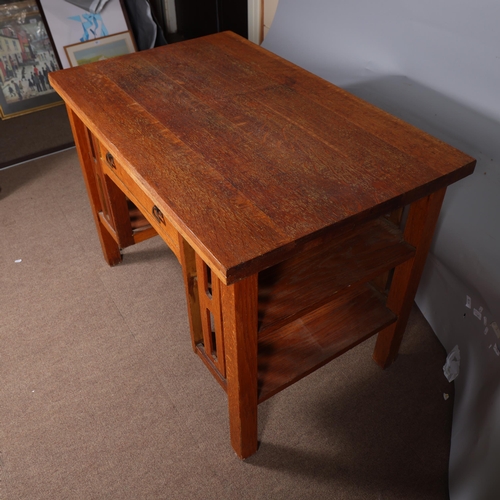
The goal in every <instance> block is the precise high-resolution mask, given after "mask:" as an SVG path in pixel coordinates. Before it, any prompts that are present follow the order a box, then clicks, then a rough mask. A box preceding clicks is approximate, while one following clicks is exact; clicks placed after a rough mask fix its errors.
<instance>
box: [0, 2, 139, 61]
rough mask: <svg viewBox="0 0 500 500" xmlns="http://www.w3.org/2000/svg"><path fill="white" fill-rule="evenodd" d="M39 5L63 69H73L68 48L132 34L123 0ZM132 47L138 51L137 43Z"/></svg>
mask: <svg viewBox="0 0 500 500" xmlns="http://www.w3.org/2000/svg"><path fill="white" fill-rule="evenodd" d="M0 1H1V0H0ZM38 1H39V2H40V5H41V7H42V11H43V15H44V17H45V20H46V23H47V28H48V30H49V32H50V34H51V37H52V40H53V43H54V48H55V49H56V52H57V55H58V57H59V60H60V62H61V67H62V68H70V67H71V63H70V61H69V59H68V56H67V52H66V50H65V48H66V47H71V46H73V45H75V44H79V43H85V42H89V41H91V40H96V39H100V38H104V37H107V36H111V35H116V34H121V33H124V32H129V34H130V33H131V31H130V28H129V25H128V21H127V17H126V14H125V10H124V8H123V5H122V2H121V0H38ZM132 40H133V38H132ZM133 43H134V47H135V41H133ZM134 51H135V50H134ZM70 52H71V49H70Z"/></svg>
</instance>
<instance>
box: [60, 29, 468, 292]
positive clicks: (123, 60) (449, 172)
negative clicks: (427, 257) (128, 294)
mask: <svg viewBox="0 0 500 500" xmlns="http://www.w3.org/2000/svg"><path fill="white" fill-rule="evenodd" d="M51 82H52V85H53V87H54V88H55V89H56V90H57V92H58V93H59V94H60V95H61V96H62V97H63V99H64V100H65V101H66V103H67V104H68V106H70V107H71V109H72V110H73V111H74V112H75V113H76V114H77V115H78V116H79V117H80V119H82V121H83V122H84V123H85V124H86V125H87V127H89V128H90V130H91V131H92V132H93V133H94V134H95V135H96V136H97V137H98V138H99V139H100V140H101V141H103V142H104V143H105V145H106V147H107V148H109V150H110V152H111V153H112V154H113V156H114V157H115V159H116V160H117V161H119V162H120V163H121V164H122V166H123V168H125V169H126V170H127V171H128V173H129V174H130V175H131V176H132V177H133V178H134V179H135V181H136V182H137V184H138V185H139V186H140V188H141V189H142V190H143V191H145V192H146V193H147V194H148V196H150V198H151V199H152V200H153V201H154V203H155V204H156V205H157V206H158V207H159V208H160V209H161V210H162V212H163V214H164V216H165V217H167V218H168V219H169V221H170V222H171V223H172V224H173V225H174V227H175V228H176V229H177V230H178V231H179V232H180V233H181V234H182V236H183V237H184V238H185V239H186V240H187V241H188V242H189V243H190V244H191V245H192V246H193V247H194V248H195V250H196V251H197V252H198V253H199V255H200V256H202V257H203V259H204V260H205V261H206V262H207V263H208V264H209V265H210V267H211V268H212V269H213V271H214V272H215V273H216V274H217V275H218V276H219V277H220V278H221V279H222V281H223V282H225V283H227V284H229V283H232V282H235V281H237V280H238V279H241V278H244V277H246V276H249V275H251V274H253V273H255V272H258V271H260V270H262V269H264V268H266V267H269V266H270V265H273V264H275V263H277V262H279V261H281V260H283V259H284V258H287V257H288V256H290V255H293V254H294V253H295V252H297V251H299V250H300V249H301V248H302V247H304V246H306V245H308V244H311V243H310V242H311V241H313V240H318V239H319V240H321V238H327V237H329V235H331V234H333V233H336V232H337V231H340V230H343V229H344V228H348V227H352V226H354V225H356V224H358V223H359V222H361V221H364V220H366V219H367V218H373V217H375V216H378V215H381V214H384V213H387V212H388V211H391V210H392V209H395V208H398V207H400V206H403V205H406V204H407V203H410V202H413V201H415V200H417V199H419V198H421V197H423V196H426V195H428V194H430V193H431V192H433V191H436V190H438V189H440V188H442V187H445V186H447V185H449V184H451V183H453V182H455V181H457V180H459V179H461V178H463V177H465V176H467V175H469V174H470V173H472V171H473V170H474V165H475V161H474V160H473V159H472V158H471V157H469V156H467V155H465V154H464V153H462V152H460V151H457V150H456V149H454V148H452V147H451V146H448V145H446V144H444V143H443V142H441V141H439V140H438V139H435V138H433V137H431V136H429V135H428V134H426V133H424V132H422V131H420V130H418V129H416V128H415V127H413V126H410V125H408V124H406V123H405V122H403V121H401V120H399V119H397V118H395V117H393V116H391V115H389V114H387V113H386V112H384V111H381V110H380V109H378V108H376V107H374V106H372V105H370V104H368V103H366V102H364V101H362V100H361V99H358V98H356V97H354V96H353V95H351V94H349V93H347V92H345V91H343V90H341V89H339V88H338V87H336V86H334V85H332V84H330V83H328V82H326V81H325V80H323V79H321V78H319V77H317V76H314V75H313V74H311V73H309V72H307V71H305V70H303V69H301V68H299V67H297V66H295V65H293V64H292V63H290V62H287V61H285V60H283V59H281V58H280V57H278V56H276V55H274V54H272V53H270V52H268V51H266V50H264V49H262V48H260V47H258V46H257V45H255V44H253V43H251V42H248V41H247V40H245V39H243V38H241V37H239V36H237V35H235V34H233V33H230V32H225V33H219V34H216V35H210V36H207V37H203V38H198V39H194V40H189V41H185V42H181V43H177V44H173V45H168V46H165V47H161V48H157V49H153V50H148V51H144V52H139V53H135V54H131V55H127V56H123V57H117V58H113V59H108V60H105V61H101V62H98V63H93V64H88V65H84V66H80V67H76V68H71V69H66V70H62V71H58V72H56V73H52V74H51Z"/></svg>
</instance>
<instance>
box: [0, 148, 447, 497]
mask: <svg viewBox="0 0 500 500" xmlns="http://www.w3.org/2000/svg"><path fill="white" fill-rule="evenodd" d="M0 186H1V188H2V191H1V192H0V233H1V234H0V281H1V285H0V312H1V321H0V363H1V364H0V380H1V384H0V422H1V428H0V499H2V500H38V499H40V500H42V499H43V500H59V499H61V500H63V499H64V500H66V499H70V500H73V499H75V500H76V499H82V500H91V499H106V500H111V499H117V500H127V499H134V500H138V499H174V500H175V499H189V500H192V499H200V500H211V499H237V500H245V499H268V498H272V499H342V500H344V499H345V500H350V499H360V500H361V499H363V500H367V499H384V500H392V499H393V500H406V499H415V500H417V499H418V500H423V499H436V500H437V499H447V498H448V489H447V467H448V454H449V446H450V434H451V414H452V406H453V394H450V396H451V397H450V399H448V400H445V399H444V398H443V393H445V392H447V393H450V392H451V390H452V386H451V385H450V384H449V383H448V382H447V381H446V379H445V378H444V376H443V371H442V366H443V364H444V361H445V352H444V349H443V348H442V346H441V345H440V344H439V342H438V340H437V339H436V337H435V336H434V334H433V332H432V331H431V330H430V328H429V326H428V324H427V323H426V321H425V320H424V318H423V317H422V315H421V314H420V312H419V311H418V310H417V309H416V308H415V309H414V311H413V313H412V316H411V320H410V324H409V327H408V330H407V333H406V336H405V339H404V341H403V345H402V349H401V354H400V356H399V358H398V360H397V361H396V363H395V364H394V365H393V366H392V367H390V368H389V369H387V370H385V371H382V370H380V369H379V367H378V366H377V365H376V364H375V363H374V362H373V361H372V360H371V352H372V349H373V345H374V339H371V340H369V341H367V342H365V343H363V344H361V345H360V346H358V347H356V348H355V349H353V350H351V351H349V352H348V353H347V354H345V355H344V356H342V357H340V358H338V359H336V360H334V361H333V362H332V363H330V364H329V365H327V366H325V367H323V368H321V369H320V370H318V371H317V372H315V373H313V374H312V375H310V376H308V377H306V378H305V379H303V380H302V381H300V382H299V383H297V384H295V385H294V386H292V387H290V388H288V389H286V390H285V391H283V392H281V393H280V394H278V395H277V396H275V397H273V398H271V399H270V400H268V401H266V402H265V403H263V404H262V405H261V406H260V407H259V439H260V442H261V444H260V449H259V451H258V452H257V454H255V455H254V456H252V457H250V458H249V459H248V460H246V461H240V460H239V459H238V458H237V457H236V455H235V454H234V453H233V451H232V449H231V446H230V443H229V436H228V420H227V401H226V396H225V393H224V392H223V390H222V389H221V388H220V386H219V385H218V384H217V382H216V381H215V380H214V379H213V378H212V376H211V375H210V374H209V372H208V371H207V370H206V369H205V367H204V365H203V364H202V362H201V361H200V360H199V359H198V357H197V356H196V355H195V354H194V353H193V352H192V350H191V344H190V339H189V331H188V321H187V316H186V306H185V301H184V291H183V283H182V276H181V272H180V267H179V264H178V262H177V261H176V259H175V257H174V256H173V254H172V253H171V252H170V251H169V250H168V248H167V247H166V246H165V245H164V244H163V242H162V241H161V240H160V239H159V238H154V239H152V240H149V241H147V242H144V243H142V244H140V245H137V246H135V247H133V248H130V249H127V250H125V252H124V254H125V256H124V262H123V263H122V264H120V265H119V266H117V267H115V268H110V267H108V266H107V265H106V264H105V262H104V259H103V258H102V255H101V251H100V246H99V242H98V239H97V235H96V232H95V230H94V226H93V220H92V216H91V213H90V208H89V204H88V200H87V195H86V192H85V187H84V183H83V180H82V177H81V174H80V171H79V165H78V160H77V155H76V152H75V150H74V149H71V150H67V151H63V152H61V153H58V154H55V155H52V156H48V157H45V158H42V159H38V160H34V161H31V162H28V163H25V164H22V165H19V166H16V167H13V168H9V169H4V170H1V171H0Z"/></svg>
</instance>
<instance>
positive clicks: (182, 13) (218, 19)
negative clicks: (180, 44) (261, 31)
mask: <svg viewBox="0 0 500 500" xmlns="http://www.w3.org/2000/svg"><path fill="white" fill-rule="evenodd" d="M175 5H176V11H177V24H178V30H179V31H178V35H179V37H180V38H181V39H185V40H187V39H190V38H197V37H200V36H204V35H210V34H212V33H218V32H220V31H227V30H229V31H234V32H235V33H237V34H238V35H241V36H243V37H245V38H248V7H247V0H176V2H175Z"/></svg>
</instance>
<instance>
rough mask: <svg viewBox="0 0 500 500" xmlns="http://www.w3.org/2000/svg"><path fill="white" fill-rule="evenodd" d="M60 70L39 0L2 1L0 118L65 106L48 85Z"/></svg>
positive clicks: (0, 20) (0, 17) (0, 4)
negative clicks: (50, 74)
mask: <svg viewBox="0 0 500 500" xmlns="http://www.w3.org/2000/svg"><path fill="white" fill-rule="evenodd" d="M57 69H59V65H58V61H57V58H56V55H55V50H54V47H53V45H52V43H51V41H50V38H49V36H48V32H47V29H46V26H45V23H44V22H43V19H42V16H41V14H40V10H39V7H38V4H37V2H36V0H0V89H1V91H0V118H1V119H2V120H4V119H6V118H12V117H15V116H19V115H23V114H26V113H31V112H33V111H37V110H40V109H44V108H48V107H50V106H55V105H58V104H62V99H61V98H60V97H59V95H58V94H57V93H56V92H55V91H54V89H53V88H52V87H51V86H50V85H49V81H48V74H49V73H50V72H51V71H55V70H57Z"/></svg>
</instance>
